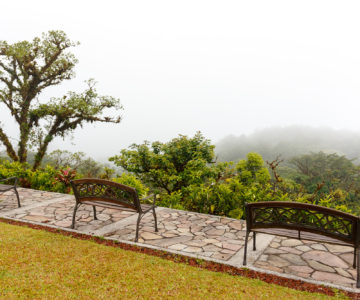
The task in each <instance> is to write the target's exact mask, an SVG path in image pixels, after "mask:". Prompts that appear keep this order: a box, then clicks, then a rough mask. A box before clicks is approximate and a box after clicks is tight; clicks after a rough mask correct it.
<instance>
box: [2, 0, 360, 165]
mask: <svg viewBox="0 0 360 300" xmlns="http://www.w3.org/2000/svg"><path fill="white" fill-rule="evenodd" d="M359 13H360V2H359V1H329V0H326V1H316V0H311V1H288V0H287V1H273V0H272V1H268V0H265V1H195V0H191V1H184V0H183V1H169V0H167V1H155V0H152V1H106V0H105V1H64V0H63V1H57V2H54V1H36V0H32V1H3V2H2V3H1V18H0V33H1V35H0V39H2V40H7V41H8V42H16V41H19V40H31V39H32V38H33V37H35V36H40V35H41V33H42V32H45V31H48V30H51V29H61V30H64V31H65V32H66V33H67V34H68V36H69V37H70V38H71V39H72V40H78V41H80V42H81V45H80V46H78V47H77V48H75V49H74V53H75V54H76V56H77V58H78V59H79V64H78V65H77V67H76V69H75V71H76V73H77V77H76V78H75V79H74V80H72V81H71V82H67V83H65V84H63V85H62V86H60V87H59V88H55V89H52V90H51V91H49V92H47V93H45V94H43V95H42V99H43V100H44V99H46V97H49V96H60V95H62V94H64V93H65V92H66V91H68V90H77V91H80V90H81V89H83V88H84V84H83V81H84V80H86V79H88V78H95V79H96V81H98V82H99V84H98V90H99V91H100V92H101V93H102V94H106V95H112V96H115V97H119V98H120V99H121V101H122V104H123V105H124V109H125V110H124V111H123V113H122V114H123V121H122V122H121V123H120V124H117V125H112V124H97V125H88V126H85V128H84V129H78V130H77V131H76V133H75V138H74V140H73V141H72V142H73V143H74V144H75V145H71V142H70V141H69V140H66V141H65V142H64V141H62V140H57V141H55V142H54V143H53V144H52V146H51V149H50V150H54V149H57V148H61V149H68V150H71V151H84V152H86V153H87V154H89V155H91V156H92V157H94V158H97V159H101V158H107V157H109V156H112V155H114V154H116V153H118V152H119V150H120V149H122V148H125V147H127V146H129V145H130V144H132V143H134V142H135V143H141V142H142V141H143V140H150V141H153V140H160V141H167V140H169V139H171V138H173V137H176V136H177V135H178V134H186V135H193V134H194V133H195V132H196V131H197V130H200V131H201V132H202V133H203V134H204V135H205V136H206V137H207V138H210V139H211V140H212V141H213V142H216V141H217V140H219V139H221V138H222V137H224V136H226V135H229V134H234V135H240V134H243V133H245V134H248V133H251V132H253V131H254V130H255V129H259V128H263V127H269V126H286V125H292V124H299V125H309V126H315V127H317V126H329V127H332V128H335V129H351V130H354V131H359V130H360V120H359V113H360V102H359V99H360V38H359V30H360V18H359ZM0 120H2V121H3V122H5V123H6V129H7V130H8V132H10V135H11V136H12V137H15V138H16V131H15V129H14V126H13V124H12V122H11V119H10V117H9V113H8V112H7V111H6V110H5V108H4V107H3V106H0ZM0 149H1V148H0Z"/></svg>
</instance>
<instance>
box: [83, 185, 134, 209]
mask: <svg viewBox="0 0 360 300" xmlns="http://www.w3.org/2000/svg"><path fill="white" fill-rule="evenodd" d="M77 192H78V196H79V199H81V198H89V197H96V198H104V199H114V200H115V199H116V200H120V199H121V201H124V202H128V203H129V204H133V203H134V197H135V195H134V192H133V191H128V190H124V189H123V188H120V187H118V186H110V185H108V184H103V183H93V182H91V183H86V182H85V183H79V184H78V185H77Z"/></svg>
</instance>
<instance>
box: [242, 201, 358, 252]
mask: <svg viewBox="0 0 360 300" xmlns="http://www.w3.org/2000/svg"><path fill="white" fill-rule="evenodd" d="M245 209H246V224H247V230H252V229H260V228H284V229H292V230H301V231H307V232H312V233H318V234H322V235H326V236H329V237H332V238H335V239H338V240H341V241H344V242H347V243H351V244H353V245H358V244H359V241H360V240H359V235H360V230H359V224H360V221H359V220H360V219H359V217H356V216H354V215H351V214H347V213H344V212H341V211H338V210H335V209H331V208H327V207H323V206H318V205H312V204H306V203H297V202H282V201H281V202H280V201H269V202H255V203H247V204H246V205H245Z"/></svg>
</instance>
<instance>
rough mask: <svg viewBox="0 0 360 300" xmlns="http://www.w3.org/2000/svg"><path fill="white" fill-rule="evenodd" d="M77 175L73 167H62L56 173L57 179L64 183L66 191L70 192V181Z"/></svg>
mask: <svg viewBox="0 0 360 300" xmlns="http://www.w3.org/2000/svg"><path fill="white" fill-rule="evenodd" d="M75 176H76V170H72V169H71V168H67V169H60V170H59V171H58V172H57V173H56V175H55V180H56V181H57V182H60V183H62V184H63V185H64V186H65V188H66V191H67V192H68V193H69V192H70V189H71V186H70V182H71V180H73V179H75Z"/></svg>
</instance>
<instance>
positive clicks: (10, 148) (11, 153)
mask: <svg viewBox="0 0 360 300" xmlns="http://www.w3.org/2000/svg"><path fill="white" fill-rule="evenodd" d="M0 141H1V142H2V143H3V144H4V146H5V148H6V152H7V154H8V155H9V157H10V158H11V159H12V160H13V161H18V160H19V158H18V156H17V155H16V152H15V151H14V148H13V146H12V145H11V143H10V141H9V138H8V137H7V135H6V134H5V132H4V131H3V129H2V128H1V127H0Z"/></svg>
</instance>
